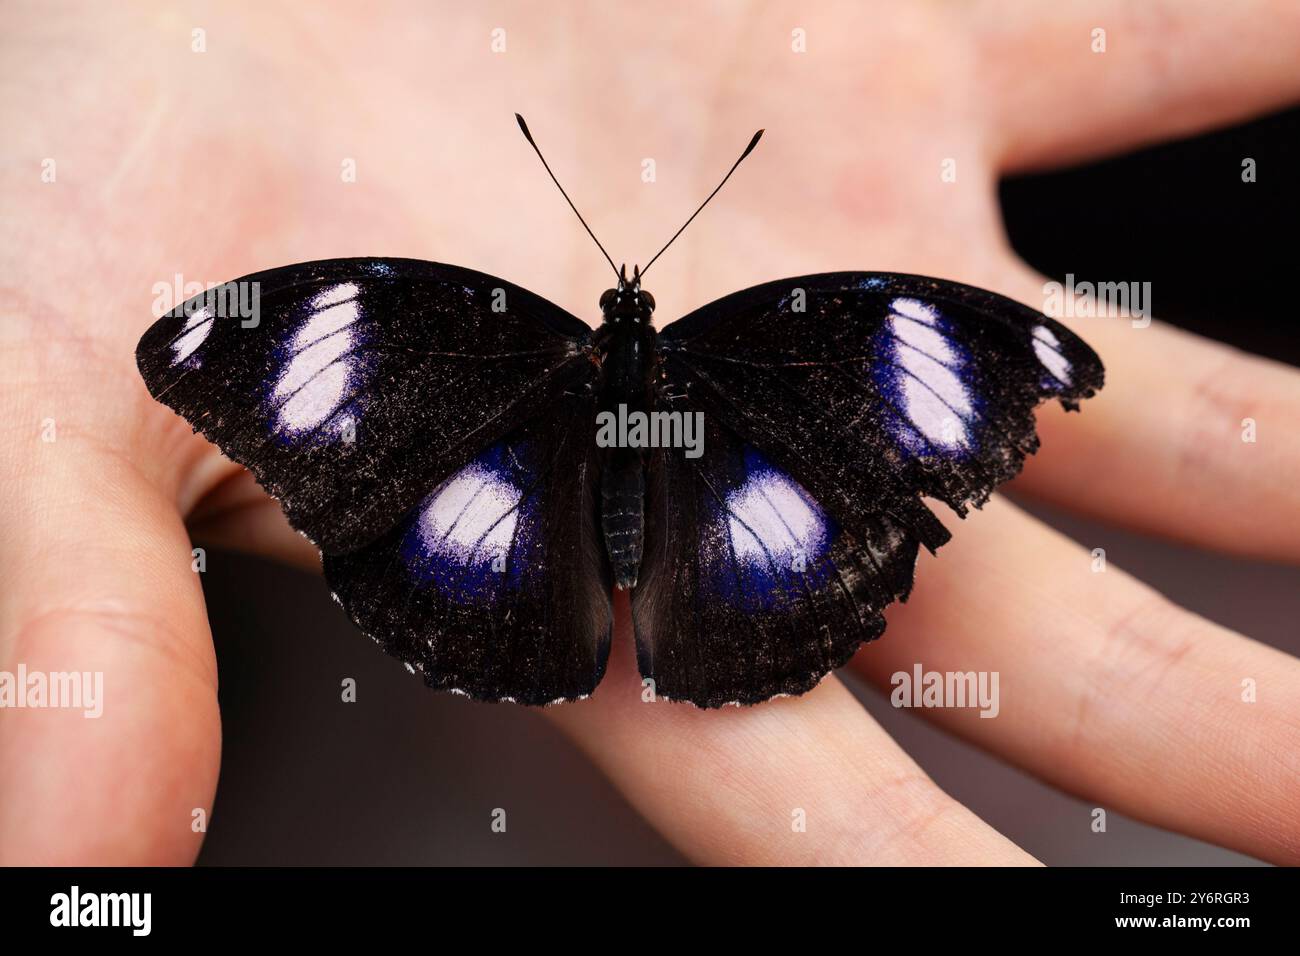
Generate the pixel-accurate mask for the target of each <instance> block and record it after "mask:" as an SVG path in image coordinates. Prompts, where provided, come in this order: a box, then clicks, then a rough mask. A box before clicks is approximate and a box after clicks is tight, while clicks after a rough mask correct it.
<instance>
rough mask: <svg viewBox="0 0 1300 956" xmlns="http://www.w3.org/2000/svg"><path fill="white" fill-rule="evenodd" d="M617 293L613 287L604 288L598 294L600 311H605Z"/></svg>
mask: <svg viewBox="0 0 1300 956" xmlns="http://www.w3.org/2000/svg"><path fill="white" fill-rule="evenodd" d="M617 294H618V293H616V292H615V291H614V290H613V289H606V290H605V291H604V292H602V293H601V294H600V311H602V312H605V311H607V310H608V309H609V307H610V306H611V305H613V304H614V296H616V295H617Z"/></svg>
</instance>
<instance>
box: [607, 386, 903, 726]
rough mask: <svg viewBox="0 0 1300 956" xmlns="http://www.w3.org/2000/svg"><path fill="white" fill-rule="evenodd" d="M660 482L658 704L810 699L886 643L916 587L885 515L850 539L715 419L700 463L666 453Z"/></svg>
mask: <svg viewBox="0 0 1300 956" xmlns="http://www.w3.org/2000/svg"><path fill="white" fill-rule="evenodd" d="M669 404H670V405H671V406H672V408H673V409H675V410H682V409H688V408H689V403H688V402H686V401H684V400H682V399H675V400H671V401H670V403H669ZM650 476H651V477H650V485H649V495H648V499H647V503H646V544H647V551H646V555H645V559H644V561H643V563H642V570H641V577H640V581H639V582H638V584H637V586H636V588H635V589H634V590H633V592H632V618H633V622H634V627H635V631H636V641H637V659H638V662H639V665H640V669H641V673H642V675H643V676H644V677H646V678H648V679H651V680H653V681H654V689H655V693H656V694H657V695H659V696H662V697H666V698H669V699H672V700H689V701H691V702H693V703H695V704H697V705H699V706H701V707H717V706H721V705H723V704H729V703H744V704H750V703H757V702H760V701H764V700H767V699H768V698H770V697H773V696H775V695H777V694H801V693H803V692H805V691H807V690H809V689H810V688H812V687H813V686H814V685H815V684H816V683H817V682H818V681H820V680H821V678H822V677H823V676H824V675H825V674H826V673H827V672H829V671H831V670H833V669H835V668H837V667H839V666H840V665H842V664H843V663H845V661H847V660H848V658H849V656H850V655H851V654H852V653H853V651H854V650H855V649H856V648H857V647H858V645H859V644H860V643H861V642H862V641H864V640H871V639H873V638H875V637H878V636H879V635H880V634H881V632H882V631H883V630H884V627H885V624H884V618H883V616H882V614H881V612H882V611H883V609H884V608H885V607H886V606H887V605H889V604H890V603H891V602H893V601H894V600H897V599H899V598H903V597H906V595H907V593H908V591H909V589H910V588H911V583H912V571H913V567H914V565H915V561H916V553H917V542H916V539H915V538H914V537H912V536H911V535H910V534H909V533H908V532H907V531H906V530H904V529H903V528H902V527H900V526H898V525H897V524H895V523H894V522H893V521H892V520H891V519H890V518H889V517H888V516H886V515H883V514H877V515H875V516H873V517H872V518H871V519H870V520H869V521H868V522H866V523H864V524H863V525H862V526H861V527H860V528H859V529H858V530H856V531H850V530H849V529H848V528H846V527H845V526H844V525H843V524H841V523H840V522H839V521H837V520H836V519H835V518H834V517H833V516H832V515H831V514H830V513H828V511H827V510H826V509H825V508H823V507H822V505H821V503H820V502H818V501H817V499H815V498H814V497H813V496H812V495H811V494H810V493H809V492H808V491H807V489H806V488H804V487H803V486H802V485H801V484H800V483H799V482H797V481H796V480H795V479H794V478H793V477H792V476H791V475H790V474H789V473H788V472H787V471H785V470H783V469H781V468H779V467H777V466H776V465H774V464H773V463H772V462H771V461H770V460H768V459H767V458H766V457H765V456H764V455H763V454H762V453H761V452H760V451H758V449H756V448H755V447H753V446H752V445H750V444H748V443H747V442H745V441H743V440H742V439H740V438H739V437H738V436H737V435H736V434H735V433H734V432H732V431H731V430H730V429H728V428H726V427H725V426H723V425H721V424H720V423H719V422H718V421H717V420H716V419H713V418H710V417H708V416H706V417H705V419H704V445H703V454H702V455H701V456H700V457H699V458H698V459H691V458H687V457H685V456H684V455H682V453H681V451H680V450H678V449H662V450H659V451H656V452H655V453H654V456H653V458H652V460H651V467H650Z"/></svg>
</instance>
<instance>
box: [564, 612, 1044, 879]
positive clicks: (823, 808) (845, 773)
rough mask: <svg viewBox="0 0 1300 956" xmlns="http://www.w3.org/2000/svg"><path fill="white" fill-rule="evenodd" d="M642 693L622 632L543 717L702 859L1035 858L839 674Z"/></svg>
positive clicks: (900, 861)
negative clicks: (770, 685)
mask: <svg viewBox="0 0 1300 956" xmlns="http://www.w3.org/2000/svg"><path fill="white" fill-rule="evenodd" d="M625 611H626V600H625V599H624V600H622V601H620V616H621V618H625V616H626V615H625V613H623V612H625ZM618 632H621V633H618ZM641 694H642V687H641V682H640V678H639V677H638V675H637V673H636V667H635V661H634V655H633V653H632V637H631V634H630V633H629V632H628V628H626V627H621V628H618V629H617V632H616V634H615V644H614V650H613V653H612V655H611V659H610V673H609V674H608V676H606V678H605V680H604V681H603V682H602V684H601V686H600V687H599V688H597V690H596V693H595V695H594V696H593V697H592V698H591V699H589V700H586V701H582V702H580V703H575V704H565V705H561V706H558V707H552V708H548V709H547V710H546V714H547V715H548V716H550V717H551V718H553V719H554V720H555V722H556V723H557V724H558V725H559V726H560V727H561V728H562V729H563V730H564V731H565V732H566V733H568V734H569V735H570V736H571V737H572V738H573V739H574V740H575V741H576V742H577V743H578V744H579V746H581V747H582V748H583V749H584V750H585V751H586V752H587V753H588V755H589V756H590V757H591V759H592V760H594V761H595V762H596V764H597V765H598V766H599V767H600V768H601V769H602V770H603V771H604V772H605V773H606V774H607V775H608V776H609V777H610V779H611V780H613V782H614V784H615V785H616V786H617V787H619V789H620V790H622V792H623V793H624V795H625V796H626V797H627V799H628V800H629V801H630V802H631V803H632V804H633V806H635V807H636V808H637V809H638V810H639V811H640V812H641V813H642V814H644V815H645V816H646V817H647V819H649V821H650V822H651V823H652V824H653V825H654V826H655V827H657V828H658V829H659V830H660V832H662V833H663V834H664V835H665V836H667V838H668V839H669V840H671V841H672V842H673V843H674V844H675V845H676V846H677V847H678V848H679V849H680V850H682V851H683V852H684V853H685V854H687V855H688V856H689V857H691V858H692V859H693V860H695V861H697V862H700V863H708V864H758V865H786V864H814V863H816V864H888V865H925V864H953V865H956V864H966V865H975V864H989V865H993V864H1031V863H1033V862H1034V861H1033V859H1032V858H1031V857H1029V856H1028V855H1027V854H1026V853H1024V852H1023V851H1022V850H1020V849H1019V848H1018V847H1016V846H1014V845H1013V844H1012V843H1010V842H1009V841H1008V840H1007V839H1006V838H1004V837H1003V836H1001V835H1000V834H998V833H997V832H996V831H994V830H993V829H991V828H990V827H989V826H988V825H987V824H985V823H984V822H983V821H981V820H980V819H979V818H978V817H976V816H975V815H974V814H972V813H971V812H970V811H969V810H967V809H966V808H965V807H963V806H962V805H961V804H959V803H957V802H956V801H954V800H953V799H952V798H951V797H949V796H947V795H946V794H944V793H943V792H942V791H941V790H940V789H939V788H938V787H937V786H935V784H934V783H933V782H932V781H931V780H930V779H929V778H928V777H927V776H926V775H925V773H924V772H923V771H922V770H921V769H920V768H919V767H918V766H917V765H916V764H915V763H914V762H913V761H912V760H911V758H910V757H908V756H907V754H906V753H904V752H903V751H902V750H900V749H899V747H898V746H897V745H896V744H895V743H894V742H893V741H892V740H891V739H890V738H889V736H888V735H887V734H886V733H885V732H884V731H883V730H882V729H881V728H880V727H879V726H878V725H877V724H876V723H875V722H874V721H873V720H872V719H871V718H870V717H869V716H868V715H867V713H866V712H865V711H864V710H863V709H862V707H861V706H860V705H859V704H858V703H857V701H855V700H854V699H853V697H852V695H851V694H850V693H849V692H848V690H847V689H846V688H845V687H844V686H843V684H841V683H840V682H839V681H838V680H837V679H835V678H834V677H829V678H827V679H826V680H824V681H823V682H822V683H821V684H820V685H819V686H818V687H817V688H816V689H815V690H813V691H811V692H810V693H808V694H806V695H804V696H803V697H800V698H797V699H794V698H788V699H778V700H773V701H769V702H768V703H765V704H760V705H758V706H755V707H743V708H736V707H725V708H722V709H721V710H714V711H703V710H699V709H697V708H695V707H693V706H691V705H689V704H682V703H669V702H665V701H659V702H656V703H646V702H643V700H642V696H641Z"/></svg>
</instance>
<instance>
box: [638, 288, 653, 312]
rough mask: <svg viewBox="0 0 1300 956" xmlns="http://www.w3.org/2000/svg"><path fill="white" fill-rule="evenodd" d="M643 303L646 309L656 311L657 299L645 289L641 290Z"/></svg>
mask: <svg viewBox="0 0 1300 956" xmlns="http://www.w3.org/2000/svg"><path fill="white" fill-rule="evenodd" d="M641 301H642V302H644V303H645V305H646V308H647V309H649V310H650V311H651V312H653V311H654V310H655V297H654V296H652V295H651V294H650V293H649V292H646V291H645V290H644V289H642V290H641Z"/></svg>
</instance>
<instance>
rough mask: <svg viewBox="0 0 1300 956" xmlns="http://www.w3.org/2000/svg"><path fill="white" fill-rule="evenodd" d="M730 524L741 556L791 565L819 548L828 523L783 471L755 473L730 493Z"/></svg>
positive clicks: (754, 561) (760, 562) (757, 561)
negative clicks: (824, 521) (796, 559)
mask: <svg viewBox="0 0 1300 956" xmlns="http://www.w3.org/2000/svg"><path fill="white" fill-rule="evenodd" d="M727 508H728V510H729V512H730V516H729V518H728V522H727V530H728V532H729V533H730V535H731V542H732V547H733V548H734V549H735V551H736V557H737V558H738V559H740V560H742V561H745V562H746V563H749V564H758V565H764V566H766V565H767V564H768V563H769V561H771V562H775V564H776V565H777V566H779V567H784V568H788V567H790V566H791V562H793V561H794V560H795V558H796V557H799V556H805V557H806V556H811V555H815V554H819V553H820V552H821V550H822V549H823V547H824V546H825V539H826V526H825V524H824V523H823V521H822V519H821V517H820V516H819V515H818V514H817V512H816V511H815V510H814V509H813V507H812V506H811V505H810V504H809V503H808V501H807V499H805V497H804V496H803V494H801V493H800V489H799V486H798V485H796V484H795V483H794V481H793V480H791V479H790V478H788V477H786V476H785V475H782V474H780V473H778V472H772V471H765V472H759V473H757V474H752V475H750V476H749V478H748V479H746V481H745V483H744V484H743V485H741V486H740V487H739V488H738V489H736V490H735V491H733V492H731V494H729V495H728V496H727Z"/></svg>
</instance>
